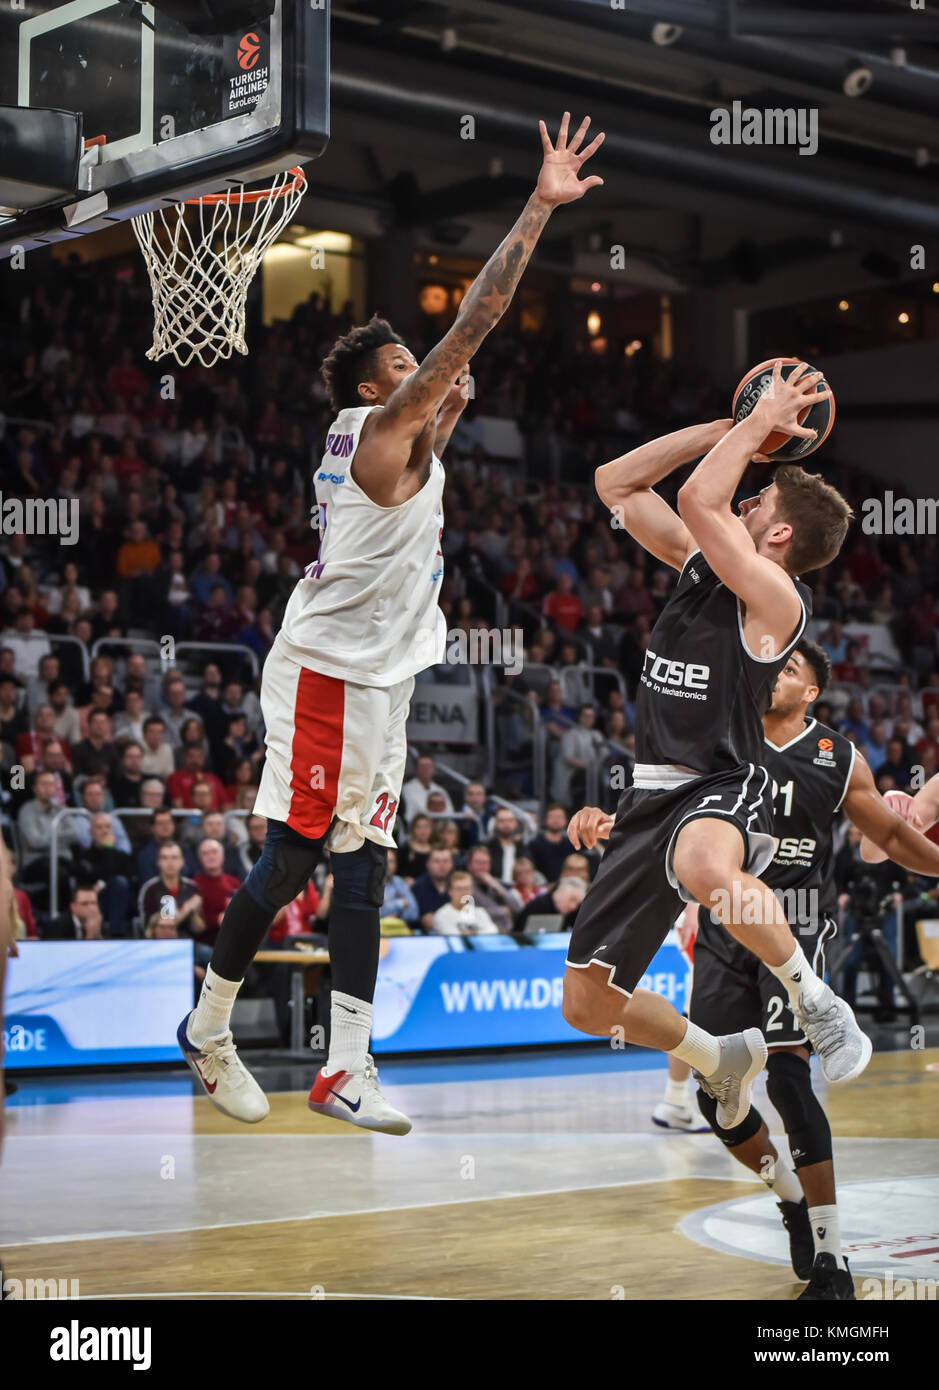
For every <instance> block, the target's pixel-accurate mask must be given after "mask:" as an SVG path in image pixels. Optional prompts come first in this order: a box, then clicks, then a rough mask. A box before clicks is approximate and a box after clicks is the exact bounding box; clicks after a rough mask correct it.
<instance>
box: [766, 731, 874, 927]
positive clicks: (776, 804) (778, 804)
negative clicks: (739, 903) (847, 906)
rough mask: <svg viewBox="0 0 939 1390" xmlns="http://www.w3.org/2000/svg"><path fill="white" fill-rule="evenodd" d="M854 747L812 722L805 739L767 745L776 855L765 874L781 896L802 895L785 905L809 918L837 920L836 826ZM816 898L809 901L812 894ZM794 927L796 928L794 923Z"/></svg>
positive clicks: (807, 920) (845, 739) (846, 786)
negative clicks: (788, 892) (835, 877)
mask: <svg viewBox="0 0 939 1390" xmlns="http://www.w3.org/2000/svg"><path fill="white" fill-rule="evenodd" d="M854 758H855V747H854V744H853V743H852V742H851V740H850V739H847V738H845V736H844V734H839V733H837V732H836V731H835V730H834V729H829V728H828V727H827V725H825V724H819V723H818V721H817V720H815V719H810V720H809V721H808V723H807V724H806V726H805V728H804V730H803V731H802V733H801V734H797V735H796V737H795V738H794V739H791V740H790V742H789V743H786V744H784V745H783V746H782V748H777V747H776V745H775V744H774V743H770V741H769V739H764V743H763V757H762V763H763V766H764V767H765V768H766V770H767V772H768V773H769V775H770V777H771V778H772V779H773V780H772V792H773V835H774V838H775V840H776V853H775V855H774V856H773V860H772V863H771V864H769V865H768V866H767V868H765V869H764V870H763V872H762V873H761V875H760V877H761V878H762V880H763V882H764V883H766V884H767V885H768V886H769V887H770V888H773V889H775V890H777V892H778V891H779V890H780V889H783V890H785V889H789V890H790V891H792V890H795V892H796V893H798V892H800V891H801V892H802V893H803V895H804V896H803V900H802V903H801V904H800V903H799V902H798V899H796V901H795V902H794V903H793V904H791V905H787V916H790V918H791V915H792V914H791V911H790V908H792V909H793V910H794V911H797V913H798V915H799V916H800V917H804V918H805V922H804V925H806V926H808V925H810V923H811V919H812V918H821V917H824V916H826V915H827V916H832V917H834V916H835V915H836V909H837V904H838V895H837V892H836V889H835V882H834V849H833V845H832V839H833V837H832V821H833V819H834V816H835V812H836V811H837V810H838V808H839V807H840V805H841V803H842V801H844V798H845V794H846V792H847V790H848V782H849V781H850V780H851V773H852V771H853V769H854ZM809 893H811V894H812V896H811V897H809V896H808V894H809ZM790 925H791V926H793V927H794V926H795V924H794V923H793V922H792V921H791V920H790Z"/></svg>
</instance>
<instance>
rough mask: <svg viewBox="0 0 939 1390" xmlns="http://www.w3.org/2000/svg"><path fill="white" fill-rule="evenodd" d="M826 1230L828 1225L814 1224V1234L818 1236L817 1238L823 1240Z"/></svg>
mask: <svg viewBox="0 0 939 1390" xmlns="http://www.w3.org/2000/svg"><path fill="white" fill-rule="evenodd" d="M827 1230H828V1227H827V1226H816V1227H815V1234H816V1235H817V1236H818V1238H819V1240H824V1239H825V1232H826V1231H827Z"/></svg>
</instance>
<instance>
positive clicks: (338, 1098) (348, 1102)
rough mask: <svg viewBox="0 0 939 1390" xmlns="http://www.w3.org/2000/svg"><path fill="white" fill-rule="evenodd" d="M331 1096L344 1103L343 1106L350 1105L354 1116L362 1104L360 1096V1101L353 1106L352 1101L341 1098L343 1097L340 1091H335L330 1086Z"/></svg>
mask: <svg viewBox="0 0 939 1390" xmlns="http://www.w3.org/2000/svg"><path fill="white" fill-rule="evenodd" d="M329 1094H330V1095H331V1096H335V1097H336V1099H337V1100H341V1101H342V1103H343V1105H348V1107H349V1109H350V1110H351V1111H352V1113H353V1114H355V1112H356V1111H357V1110H358V1108H359V1106H360V1105H361V1104H362V1097H361V1096H359V1098H358V1100H357V1101H356V1103H355V1105H353V1104H352V1101H351V1100H346V1098H345V1096H341V1095H340V1094H339V1092H338V1091H334V1090H333V1088H332V1087H331V1086H330V1088H329Z"/></svg>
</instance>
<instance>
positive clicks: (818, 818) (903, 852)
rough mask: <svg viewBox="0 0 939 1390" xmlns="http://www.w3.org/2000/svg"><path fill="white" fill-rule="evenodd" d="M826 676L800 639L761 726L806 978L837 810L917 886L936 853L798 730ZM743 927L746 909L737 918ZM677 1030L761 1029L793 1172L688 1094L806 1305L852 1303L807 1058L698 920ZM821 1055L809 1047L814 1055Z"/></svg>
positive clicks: (833, 751)
mask: <svg viewBox="0 0 939 1390" xmlns="http://www.w3.org/2000/svg"><path fill="white" fill-rule="evenodd" d="M830 670H831V663H830V662H829V660H828V657H827V656H826V655H825V652H824V651H823V650H822V649H821V647H819V646H817V645H816V643H814V642H810V641H808V640H806V639H805V638H801V639H800V640H799V643H798V645H797V647H796V649H795V650H794V651H793V652H792V654H791V656H790V657H789V659H788V661H787V662H786V665H785V666H784V667H783V669H782V671H781V672H780V674H779V678H778V680H777V682H776V687H775V689H774V691H773V701H772V704H771V706H770V708H769V711H768V712H767V713H766V715H764V717H763V731H764V737H765V749H764V754H763V765H764V767H765V768H766V770H767V772H768V773H769V775H770V778H771V779H772V788H771V790H772V800H773V829H774V843H775V853H774V856H773V859H772V862H771V863H770V864H769V865H768V866H767V867H766V869H764V871H763V881H764V882H765V883H767V884H768V885H769V886H770V887H771V888H772V889H773V890H774V892H775V893H776V895H777V897H778V898H779V899H780V901H781V903H782V905H783V907H784V908H785V911H786V915H787V917H788V920H789V923H790V926H791V927H792V930H793V932H794V933H795V934H796V935H797V936H798V938H799V940H800V941H801V942H802V944H803V948H804V950H805V951H806V954H807V955H809V956H810V958H811V960H812V965H813V967H814V968H815V970H816V971H818V972H819V974H822V973H824V968H825V966H824V959H825V945H826V942H827V941H828V940H830V938H831V937H832V936H833V935H834V933H835V932H836V930H837V922H836V913H837V894H836V890H835V885H834V875H833V857H834V851H833V822H834V818H835V816H836V814H837V812H838V811H839V809H841V810H843V811H844V814H845V815H846V816H847V818H848V819H849V820H850V821H851V822H852V824H854V825H856V826H857V827H858V829H859V830H861V831H862V832H863V833H864V835H865V836H866V837H868V839H867V841H866V843H869V844H873V845H876V846H878V847H879V850H880V852H881V854H882V855H886V856H889V857H890V858H891V859H894V860H895V861H896V862H897V863H898V864H902V865H903V866H904V867H905V868H908V869H911V870H913V871H914V872H916V873H922V874H930V875H939V846H936V845H933V844H931V843H930V842H929V841H928V840H926V839H925V838H924V837H923V836H922V835H921V834H920V833H919V832H918V831H917V830H916V829H915V828H914V827H913V826H912V825H909V824H906V823H905V822H904V821H903V819H902V817H900V816H899V815H897V814H896V813H895V812H894V811H892V810H891V809H890V807H889V806H888V805H887V804H886V802H885V801H883V800H882V799H881V797H880V794H879V792H878V791H877V789H876V787H875V785H874V779H873V777H872V775H871V770H870V768H869V767H868V765H867V763H866V762H865V761H864V758H863V757H862V756H861V754H859V753H858V751H857V749H856V748H855V746H854V744H852V743H851V742H850V741H849V740H848V739H847V738H845V737H844V735H843V734H840V733H837V732H836V731H835V730H834V729H829V728H827V727H826V725H824V724H819V723H818V722H817V721H816V720H814V719H809V718H807V710H808V709H809V707H810V706H811V705H812V704H813V703H814V701H816V700H817V699H818V698H819V697H820V696H821V695H822V694H823V692H824V690H825V687H826V685H827V683H828V677H829V673H830ZM744 915H745V909H744ZM693 980H694V983H693V987H692V992H691V1003H690V1007H689V1016H690V1018H691V1020H692V1022H694V1023H695V1024H697V1025H698V1026H700V1027H702V1028H706V1029H714V1028H715V1027H727V1026H730V1027H733V1028H737V1029H744V1028H748V1027H753V1026H757V1027H760V1028H761V1029H762V1031H763V1033H764V1034H765V1036H766V1043H767V1047H768V1049H769V1053H770V1056H769V1061H768V1063H767V1079H766V1092H767V1095H768V1096H769V1098H770V1100H771V1101H772V1103H773V1105H775V1107H776V1109H777V1111H778V1112H779V1115H780V1117H781V1119H782V1121H783V1124H784V1126H785V1129H786V1135H787V1137H788V1140H789V1146H790V1150H791V1153H792V1159H793V1162H794V1165H795V1172H793V1171H792V1169H791V1168H790V1167H789V1166H788V1163H787V1162H785V1161H784V1160H781V1159H780V1157H779V1155H778V1153H777V1151H776V1148H775V1145H774V1144H773V1142H772V1140H771V1139H770V1137H769V1134H768V1131H767V1128H766V1124H765V1122H764V1121H763V1119H762V1118H761V1116H760V1115H759V1113H758V1112H757V1110H756V1109H755V1108H754V1107H751V1109H750V1112H749V1114H748V1115H746V1116H745V1118H744V1119H743V1120H742V1121H741V1123H740V1124H738V1125H737V1126H735V1127H733V1128H730V1129H723V1128H722V1127H721V1126H720V1125H719V1124H718V1122H717V1114H716V1112H717V1106H716V1104H715V1101H714V1098H713V1097H712V1096H710V1095H708V1094H707V1092H706V1091H704V1090H699V1091H698V1104H699V1106H700V1108H701V1113H702V1114H703V1115H704V1116H705V1118H706V1119H707V1121H708V1123H709V1124H710V1125H711V1126H712V1128H713V1129H714V1132H715V1134H716V1135H717V1137H718V1138H719V1139H720V1140H721V1141H722V1142H723V1143H724V1144H725V1145H726V1147H727V1148H728V1149H729V1150H730V1151H731V1152H732V1153H733V1155H734V1157H735V1158H737V1159H738V1160H739V1161H740V1162H741V1163H742V1164H744V1166H745V1167H747V1168H749V1169H750V1170H751V1171H752V1172H754V1173H756V1174H758V1175H759V1176H760V1177H761V1178H763V1180H764V1182H766V1183H767V1185H768V1186H769V1187H771V1188H772V1189H773V1192H774V1195H775V1196H776V1197H777V1198H778V1201H779V1210H780V1213H781V1215H782V1218H783V1222H784V1224H785V1226H786V1229H787V1230H788V1232H789V1240H790V1247H791V1253H792V1264H793V1269H794V1270H795V1272H796V1274H797V1275H799V1277H800V1278H803V1279H809V1278H811V1282H810V1284H809V1286H808V1288H807V1289H805V1290H804V1291H803V1293H802V1294H801V1295H800V1297H801V1298H807V1299H810V1300H816V1299H824V1300H831V1299H835V1300H839V1299H853V1298H854V1285H853V1281H852V1280H851V1277H850V1274H849V1273H848V1271H847V1266H846V1262H845V1260H844V1259H843V1258H842V1254H841V1239H840V1230H839V1222H838V1209H837V1206H836V1204H835V1177H834V1167H833V1164H832V1142H831V1128H830V1126H829V1124H828V1120H827V1118H826V1116H825V1112H824V1110H823V1109H822V1107H821V1105H820V1103H819V1101H818V1099H817V1098H816V1096H815V1094H814V1092H813V1090H812V1082H811V1073H810V1071H809V1048H808V1045H807V1043H808V1040H807V1038H806V1035H805V1032H804V1030H803V1028H802V1027H801V1026H800V1024H799V1022H798V1021H797V1019H796V1018H795V1017H794V1016H793V1013H792V1010H791V1009H790V1008H789V1006H788V1002H787V999H786V995H785V993H784V991H783V990H782V988H781V987H780V982H779V980H778V979H777V978H776V977H775V976H774V975H773V974H772V973H771V972H770V971H769V970H767V969H766V967H765V966H763V965H761V964H760V962H759V961H758V960H757V959H756V957H755V956H754V955H752V954H751V952H750V951H748V950H746V949H745V947H743V946H741V945H739V944H738V943H737V942H736V941H734V940H733V939H732V938H731V937H730V936H728V934H727V932H726V931H725V930H724V928H723V927H722V926H721V925H720V922H719V921H715V920H714V919H713V918H712V914H711V912H709V911H708V910H707V909H705V908H703V907H702V908H700V909H699V912H698V936H697V940H696V942H695V946H694V976H693ZM825 1045H826V1040H825V1038H824V1037H822V1038H820V1039H819V1049H820V1050H821V1049H822V1048H824V1047H825Z"/></svg>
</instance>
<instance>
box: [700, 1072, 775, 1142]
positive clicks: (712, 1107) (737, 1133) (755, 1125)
mask: <svg viewBox="0 0 939 1390" xmlns="http://www.w3.org/2000/svg"><path fill="white" fill-rule="evenodd" d="M698 1109H699V1110H700V1111H701V1114H702V1115H703V1116H704V1118H705V1119H706V1120H707V1122H708V1124H709V1125H710V1126H711V1128H712V1129H713V1131H714V1133H715V1134H716V1135H717V1137H718V1139H719V1140H720V1141H721V1143H722V1144H723V1145H724V1146H725V1147H726V1148H728V1149H735V1148H736V1147H737V1145H738V1144H745V1143H746V1142H747V1140H748V1139H752V1138H753V1136H754V1134H759V1132H760V1126H761V1125H762V1123H763V1117H762V1116H761V1114H760V1112H759V1111H758V1110H757V1108H756V1106H755V1105H751V1106H750V1109H749V1110H748V1112H747V1114H746V1116H745V1117H744V1119H742V1120H741V1121H740V1123H739V1125H734V1127H733V1129H721V1127H720V1125H719V1124H718V1123H717V1101H716V1100H715V1099H714V1097H713V1096H709V1095H708V1093H707V1091H702V1090H701V1089H700V1087H699V1089H698Z"/></svg>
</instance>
